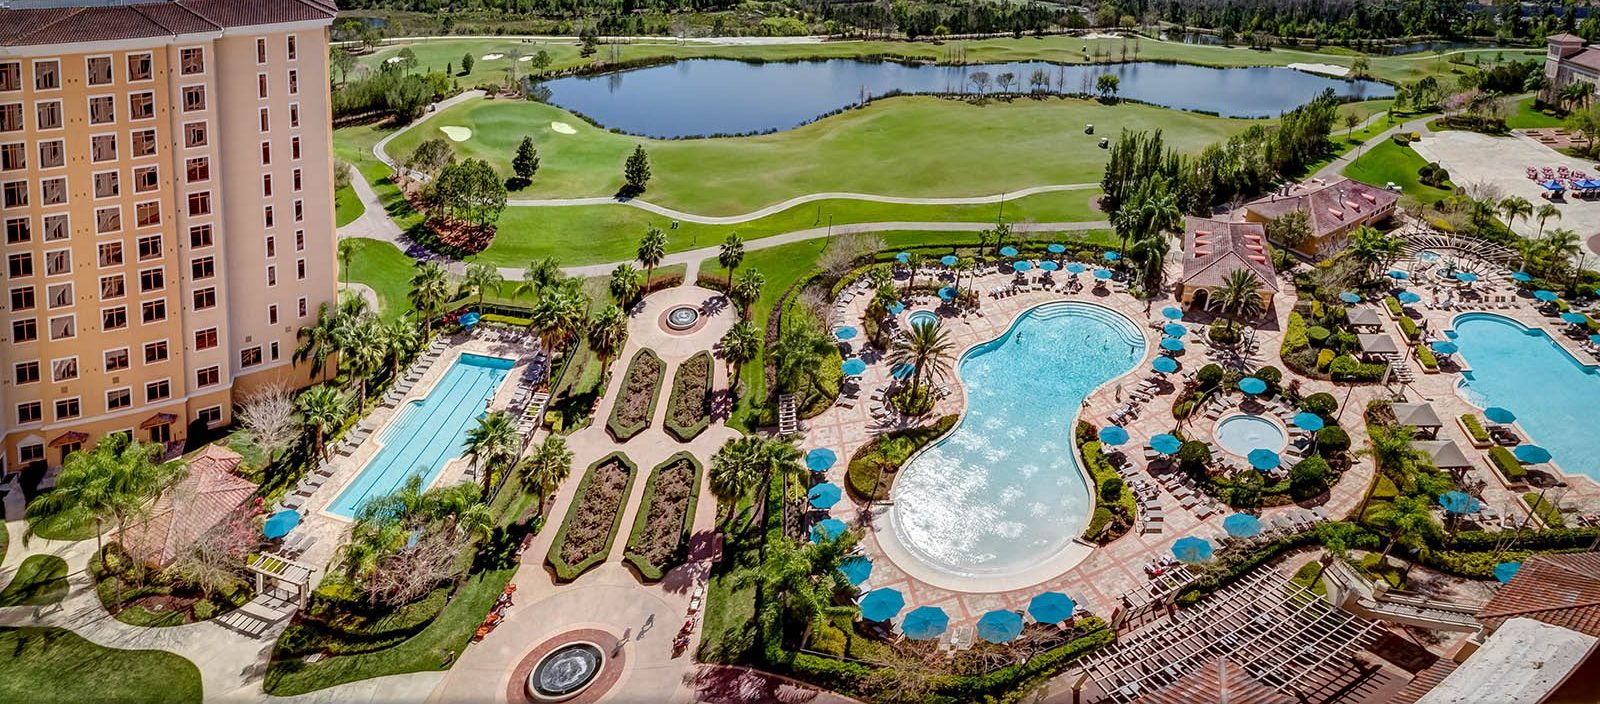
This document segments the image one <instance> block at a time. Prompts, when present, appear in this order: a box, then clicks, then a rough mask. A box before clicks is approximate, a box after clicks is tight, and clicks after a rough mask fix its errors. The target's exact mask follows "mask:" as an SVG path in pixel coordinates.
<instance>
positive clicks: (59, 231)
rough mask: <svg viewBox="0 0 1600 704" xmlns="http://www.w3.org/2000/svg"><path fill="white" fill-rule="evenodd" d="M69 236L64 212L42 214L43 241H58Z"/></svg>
mask: <svg viewBox="0 0 1600 704" xmlns="http://www.w3.org/2000/svg"><path fill="white" fill-rule="evenodd" d="M69 236H70V233H68V231H67V216H66V214H65V213H57V214H55V215H46V216H44V241H46V242H60V241H61V240H64V239H66V238H67V237H69Z"/></svg>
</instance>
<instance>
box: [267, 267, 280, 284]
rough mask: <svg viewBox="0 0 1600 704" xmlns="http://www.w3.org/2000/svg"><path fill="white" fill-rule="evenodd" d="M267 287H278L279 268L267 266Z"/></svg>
mask: <svg viewBox="0 0 1600 704" xmlns="http://www.w3.org/2000/svg"><path fill="white" fill-rule="evenodd" d="M267 285H268V286H277V285H278V267H277V266H275V265H272V264H268V265H267Z"/></svg>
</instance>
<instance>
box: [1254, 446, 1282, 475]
mask: <svg viewBox="0 0 1600 704" xmlns="http://www.w3.org/2000/svg"><path fill="white" fill-rule="evenodd" d="M1245 459H1248V460H1249V461H1250V466H1251V467H1255V468H1256V469H1259V470H1261V471H1263V472H1265V471H1267V470H1269V469H1275V468H1277V466H1278V465H1280V464H1283V458H1282V457H1279V456H1278V453H1276V452H1273V451H1272V450H1268V449H1267V448H1264V447H1258V448H1256V449H1254V450H1251V451H1250V454H1249V455H1246V456H1245Z"/></svg>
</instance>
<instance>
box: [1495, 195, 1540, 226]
mask: <svg viewBox="0 0 1600 704" xmlns="http://www.w3.org/2000/svg"><path fill="white" fill-rule="evenodd" d="M1500 212H1502V213H1505V215H1506V227H1511V226H1512V225H1513V224H1515V223H1516V221H1517V218H1518V217H1524V218H1525V217H1529V216H1531V215H1533V204H1532V203H1529V202H1528V199H1527V198H1523V197H1522V196H1506V197H1505V198H1502V199H1501V200H1500Z"/></svg>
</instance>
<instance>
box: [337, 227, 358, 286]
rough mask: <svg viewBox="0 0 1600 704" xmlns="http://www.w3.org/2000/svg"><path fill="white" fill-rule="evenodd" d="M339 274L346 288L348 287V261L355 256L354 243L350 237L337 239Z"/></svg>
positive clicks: (353, 239)
mask: <svg viewBox="0 0 1600 704" xmlns="http://www.w3.org/2000/svg"><path fill="white" fill-rule="evenodd" d="M338 252H339V255H338V256H339V273H340V274H341V275H343V279H342V280H343V281H344V285H345V287H346V288H349V287H350V260H351V259H353V258H354V257H355V255H356V241H355V238H352V237H341V238H339V250H338Z"/></svg>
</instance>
